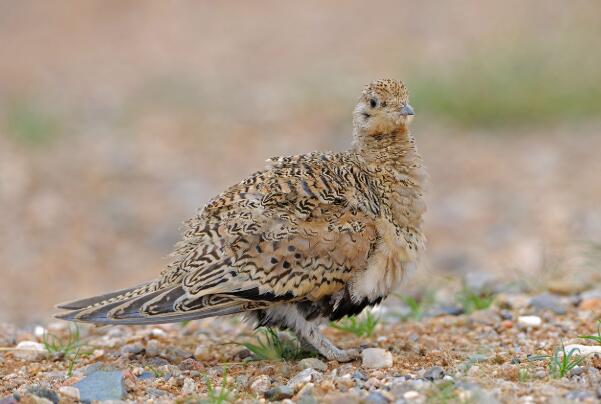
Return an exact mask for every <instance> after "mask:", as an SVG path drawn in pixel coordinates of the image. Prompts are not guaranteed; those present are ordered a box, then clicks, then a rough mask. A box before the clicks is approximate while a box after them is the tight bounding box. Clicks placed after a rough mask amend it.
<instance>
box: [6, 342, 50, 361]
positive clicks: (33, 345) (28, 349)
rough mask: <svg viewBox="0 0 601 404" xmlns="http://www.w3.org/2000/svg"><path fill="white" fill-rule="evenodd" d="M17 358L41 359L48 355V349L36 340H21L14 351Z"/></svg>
mask: <svg viewBox="0 0 601 404" xmlns="http://www.w3.org/2000/svg"><path fill="white" fill-rule="evenodd" d="M12 353H13V355H14V356H15V358H17V359H21V360H25V361H39V360H42V359H44V358H45V357H46V355H48V351H47V350H46V348H45V347H44V345H43V344H40V343H39V342H35V341H21V342H19V343H18V344H17V346H16V348H15V349H14V350H13V351H12Z"/></svg>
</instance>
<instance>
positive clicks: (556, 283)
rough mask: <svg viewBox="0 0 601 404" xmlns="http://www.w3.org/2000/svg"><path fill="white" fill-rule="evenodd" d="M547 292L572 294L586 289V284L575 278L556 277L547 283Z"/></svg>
mask: <svg viewBox="0 0 601 404" xmlns="http://www.w3.org/2000/svg"><path fill="white" fill-rule="evenodd" d="M547 289H549V292H553V293H557V294H558V295H565V296H569V295H574V294H576V293H580V292H582V291H584V290H586V289H588V285H587V284H586V283H585V282H584V281H582V280H577V279H558V280H553V281H550V282H549V284H548V285H547Z"/></svg>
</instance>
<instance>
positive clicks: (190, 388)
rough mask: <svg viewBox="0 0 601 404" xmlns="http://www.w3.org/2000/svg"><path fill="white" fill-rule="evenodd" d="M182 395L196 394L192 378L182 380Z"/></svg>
mask: <svg viewBox="0 0 601 404" xmlns="http://www.w3.org/2000/svg"><path fill="white" fill-rule="evenodd" d="M182 393H184V394H194V393H196V382H195V381H194V380H193V379H192V378H190V377H186V378H185V379H184V386H183V387H182Z"/></svg>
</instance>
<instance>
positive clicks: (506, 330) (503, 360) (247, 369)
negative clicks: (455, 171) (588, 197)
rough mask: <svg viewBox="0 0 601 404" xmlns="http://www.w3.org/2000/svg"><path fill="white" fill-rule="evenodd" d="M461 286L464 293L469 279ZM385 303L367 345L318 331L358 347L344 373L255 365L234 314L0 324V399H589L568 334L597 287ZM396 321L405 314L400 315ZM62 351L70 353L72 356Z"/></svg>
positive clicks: (584, 327)
mask: <svg viewBox="0 0 601 404" xmlns="http://www.w3.org/2000/svg"><path fill="white" fill-rule="evenodd" d="M471 282H472V283H473V285H472V286H474V287H475V286H478V285H477V284H478V282H475V281H474V279H473V278H472V280H471ZM479 285H480V286H481V287H483V285H484V283H483V282H480V283H479ZM504 288H505V289H510V287H504ZM497 289H499V288H498V287H497ZM501 289H503V288H501ZM473 290H474V291H475V292H474V293H475V294H476V295H478V296H484V295H483V294H482V291H478V290H476V289H473ZM399 301H400V300H398V299H395V298H394V297H393V298H391V299H389V302H388V304H387V305H385V306H383V307H381V308H379V309H377V310H375V314H376V315H377V316H378V317H379V318H380V322H379V324H378V325H377V326H376V328H375V331H374V333H373V335H372V336H371V337H357V336H355V335H353V334H350V333H345V332H343V331H340V330H337V329H334V328H331V327H328V328H327V329H326V330H325V333H326V334H327V335H328V336H329V337H331V338H332V339H333V340H334V341H335V342H336V343H337V344H339V345H340V346H341V347H345V348H348V347H353V346H358V345H360V346H361V348H362V357H361V358H358V359H357V360H355V361H354V362H352V363H347V364H341V363H337V362H335V361H325V359H324V358H319V357H312V358H311V357H309V358H306V359H303V360H300V361H292V360H290V361H284V360H272V361H265V360H256V358H255V357H254V356H253V354H252V353H251V352H250V351H248V350H247V349H246V348H245V347H244V346H242V345H241V344H240V343H241V342H249V341H250V342H256V338H257V335H256V334H253V331H252V329H250V328H249V327H247V326H246V325H244V323H241V322H240V321H239V319H237V318H224V319H209V320H202V321H196V322H190V323H188V324H171V325H164V326H163V325H162V326H154V327H124V326H119V327H100V328H94V327H81V328H80V333H81V335H80V336H79V337H78V338H76V337H75V335H74V334H73V331H72V330H70V329H69V325H68V324H67V323H62V322H56V323H50V324H48V325H47V327H46V328H44V327H42V326H36V327H35V328H34V329H29V330H28V329H17V328H15V327H13V326H11V325H9V324H5V325H3V326H2V328H1V330H0V345H2V346H3V347H4V348H2V351H0V397H4V399H3V401H0V402H1V403H3V404H4V403H11V402H15V401H19V400H20V402H28V403H30V402H31V403H34V402H35V403H40V402H44V403H45V402H47V401H45V400H49V401H51V402H58V401H60V402H74V401H77V399H78V398H79V399H81V400H82V401H86V400H123V401H130V402H132V401H136V402H140V401H153V402H173V401H175V400H177V401H180V402H197V401H202V400H205V401H206V402H211V403H218V402H229V401H236V402H263V401H279V400H287V402H297V403H314V402H331V403H347V402H351V403H352V402H368V403H388V402H400V403H402V402H408V403H422V402H487V403H490V402H516V401H519V402H565V401H580V402H591V403H592V402H598V400H600V399H601V388H600V387H601V345H599V344H597V345H595V342H594V341H587V340H585V339H579V338H578V336H579V335H584V334H588V335H594V334H595V333H596V321H597V320H599V319H600V316H599V315H600V313H601V289H592V290H588V291H585V292H582V293H570V294H567V295H565V294H564V295H559V294H553V293H543V294H540V295H537V296H531V295H528V294H524V293H520V292H511V291H505V292H499V293H496V294H495V295H494V300H493V302H492V304H491V305H490V307H489V308H486V309H483V310H476V311H474V312H472V313H471V314H466V313H462V311H463V308H465V307H466V306H463V307H462V306H460V305H459V306H449V305H442V304H439V303H437V302H434V303H430V304H429V306H428V307H427V308H426V307H423V311H419V312H418V311H416V310H413V311H411V310H409V308H408V307H407V306H405V305H404V304H400V303H399ZM420 309H421V308H420ZM403 313H405V314H403ZM407 313H410V314H411V313H413V318H412V319H407ZM409 317H411V316H409ZM401 318H404V320H403V321H401V320H400V319H401ZM55 338H56V340H55ZM282 338H284V336H282ZM69 339H71V342H73V343H72V346H71V347H68V348H66V349H64V348H63V350H66V351H67V352H66V354H64V353H60V352H58V353H57V352H48V351H46V347H48V346H50V348H51V349H50V351H54V350H56V348H57V347H56V345H57V344H56V341H61V344H62V346H63V347H64V346H65V345H67V344H68V341H69ZM44 342H46V346H45V345H44ZM562 343H563V344H564V345H565V346H566V349H567V350H568V351H569V350H571V349H572V347H570V345H574V344H579V345H583V347H580V349H581V352H582V353H587V355H586V356H584V359H583V360H582V362H580V363H579V365H578V366H575V367H574V368H572V369H571V370H568V371H567V372H566V374H565V375H564V376H561V375H559V374H557V372H556V371H554V370H553V368H552V367H550V366H549V363H550V362H551V360H550V359H549V358H548V357H545V355H553V354H554V352H555V350H556V349H557V348H559V347H561V344H562ZM76 346H81V347H80V348H79V352H77V351H76ZM24 348H27V349H24ZM53 348H54V349H53ZM58 350H59V351H60V349H58ZM574 358H575V357H574V356H572V357H571V358H570V359H574ZM391 359H392V360H391ZM220 397H221V399H222V401H220Z"/></svg>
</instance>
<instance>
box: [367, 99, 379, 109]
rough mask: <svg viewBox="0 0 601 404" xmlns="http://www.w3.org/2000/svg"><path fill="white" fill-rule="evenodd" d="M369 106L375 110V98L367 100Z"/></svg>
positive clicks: (376, 102) (376, 100)
mask: <svg viewBox="0 0 601 404" xmlns="http://www.w3.org/2000/svg"><path fill="white" fill-rule="evenodd" d="M369 106H370V107H372V108H375V107H377V106H378V99H377V98H370V99H369Z"/></svg>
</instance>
